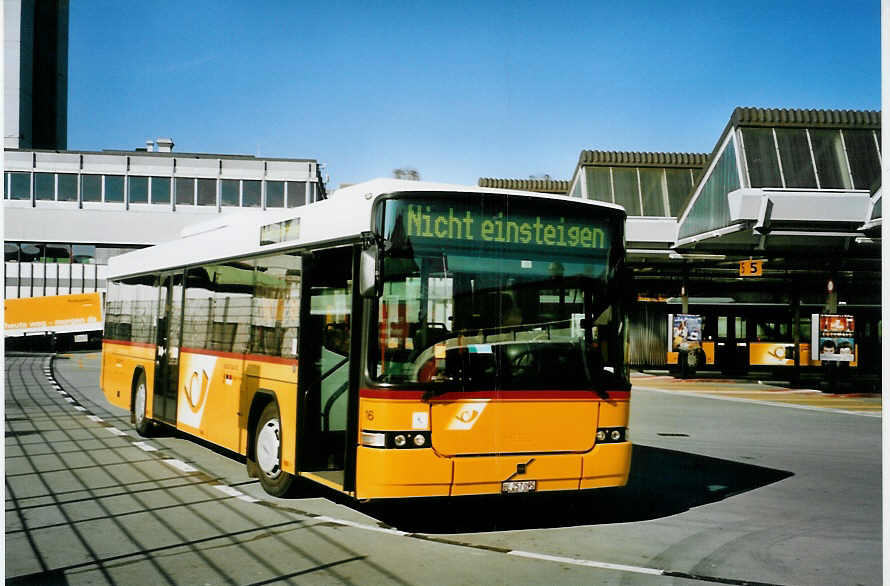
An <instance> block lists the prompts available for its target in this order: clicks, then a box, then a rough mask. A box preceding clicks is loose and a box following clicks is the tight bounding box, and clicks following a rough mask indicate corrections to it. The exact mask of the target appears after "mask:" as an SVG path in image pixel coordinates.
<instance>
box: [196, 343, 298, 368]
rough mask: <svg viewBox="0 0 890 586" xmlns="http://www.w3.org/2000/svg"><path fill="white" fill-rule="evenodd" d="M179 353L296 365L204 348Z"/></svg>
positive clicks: (285, 360)
mask: <svg viewBox="0 0 890 586" xmlns="http://www.w3.org/2000/svg"><path fill="white" fill-rule="evenodd" d="M179 351H180V352H188V353H189V354H205V355H209V356H219V357H221V358H234V359H236V360H254V361H256V362H271V363H273V364H291V365H293V364H297V359H296V358H283V357H281V356H266V355H265V354H243V353H240V352H223V351H222V350H205V349H204V348H186V347H182V348H180V349H179Z"/></svg>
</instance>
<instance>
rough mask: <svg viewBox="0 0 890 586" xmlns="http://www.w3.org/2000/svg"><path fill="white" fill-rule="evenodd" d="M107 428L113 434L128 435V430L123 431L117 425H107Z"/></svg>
mask: <svg viewBox="0 0 890 586" xmlns="http://www.w3.org/2000/svg"><path fill="white" fill-rule="evenodd" d="M105 429H107V430H108V433H111V434H113V435H119V436H126V435H127V432H126V431H122V430H120V429H118V428H116V427H106V428H105Z"/></svg>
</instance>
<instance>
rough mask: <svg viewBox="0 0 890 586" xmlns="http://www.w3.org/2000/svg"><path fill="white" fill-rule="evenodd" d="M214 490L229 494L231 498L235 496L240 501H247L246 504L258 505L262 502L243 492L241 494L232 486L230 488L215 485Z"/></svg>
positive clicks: (223, 485) (224, 485)
mask: <svg viewBox="0 0 890 586" xmlns="http://www.w3.org/2000/svg"><path fill="white" fill-rule="evenodd" d="M213 488H215V489H216V490H218V491H220V492H222V493H225V494H227V495H229V496H233V497H235V498H237V499H240V500H242V501H245V502H248V503H258V502H260V499H257V498H253V497H252V496H250V495H247V494H244V493H243V492H241V491H240V490H238V489H237V488H232V487H231V486H228V485H226V484H214V485H213Z"/></svg>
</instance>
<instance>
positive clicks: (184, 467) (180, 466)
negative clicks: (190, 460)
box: [164, 458, 198, 473]
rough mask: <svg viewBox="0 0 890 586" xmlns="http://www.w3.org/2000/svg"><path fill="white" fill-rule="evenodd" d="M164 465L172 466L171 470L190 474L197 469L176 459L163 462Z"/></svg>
mask: <svg viewBox="0 0 890 586" xmlns="http://www.w3.org/2000/svg"><path fill="white" fill-rule="evenodd" d="M164 463H165V464H167V465H168V466H172V467H173V468H176V469H177V470H182V471H183V472H188V473H192V472H197V471H198V469H197V468H195V467H194V466H190V465H188V464H186V463H185V462H183V461H182V460H176V459H173V458H170V459H168V460H164Z"/></svg>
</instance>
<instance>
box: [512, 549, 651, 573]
mask: <svg viewBox="0 0 890 586" xmlns="http://www.w3.org/2000/svg"><path fill="white" fill-rule="evenodd" d="M507 555H514V556H517V557H521V558H528V559H533V560H543V561H547V562H557V563H560V564H572V565H574V566H586V567H589V568H600V569H602V570H616V571H618V572H633V573H635V574H648V575H650V576H663V575H664V570H657V569H655V568H645V567H642V566H625V565H623V564H609V563H606V562H597V561H593V560H581V559H577V558H566V557H561V556H555V555H547V554H543V553H534V552H531V551H519V550H511V551H509V552H507Z"/></svg>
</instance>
